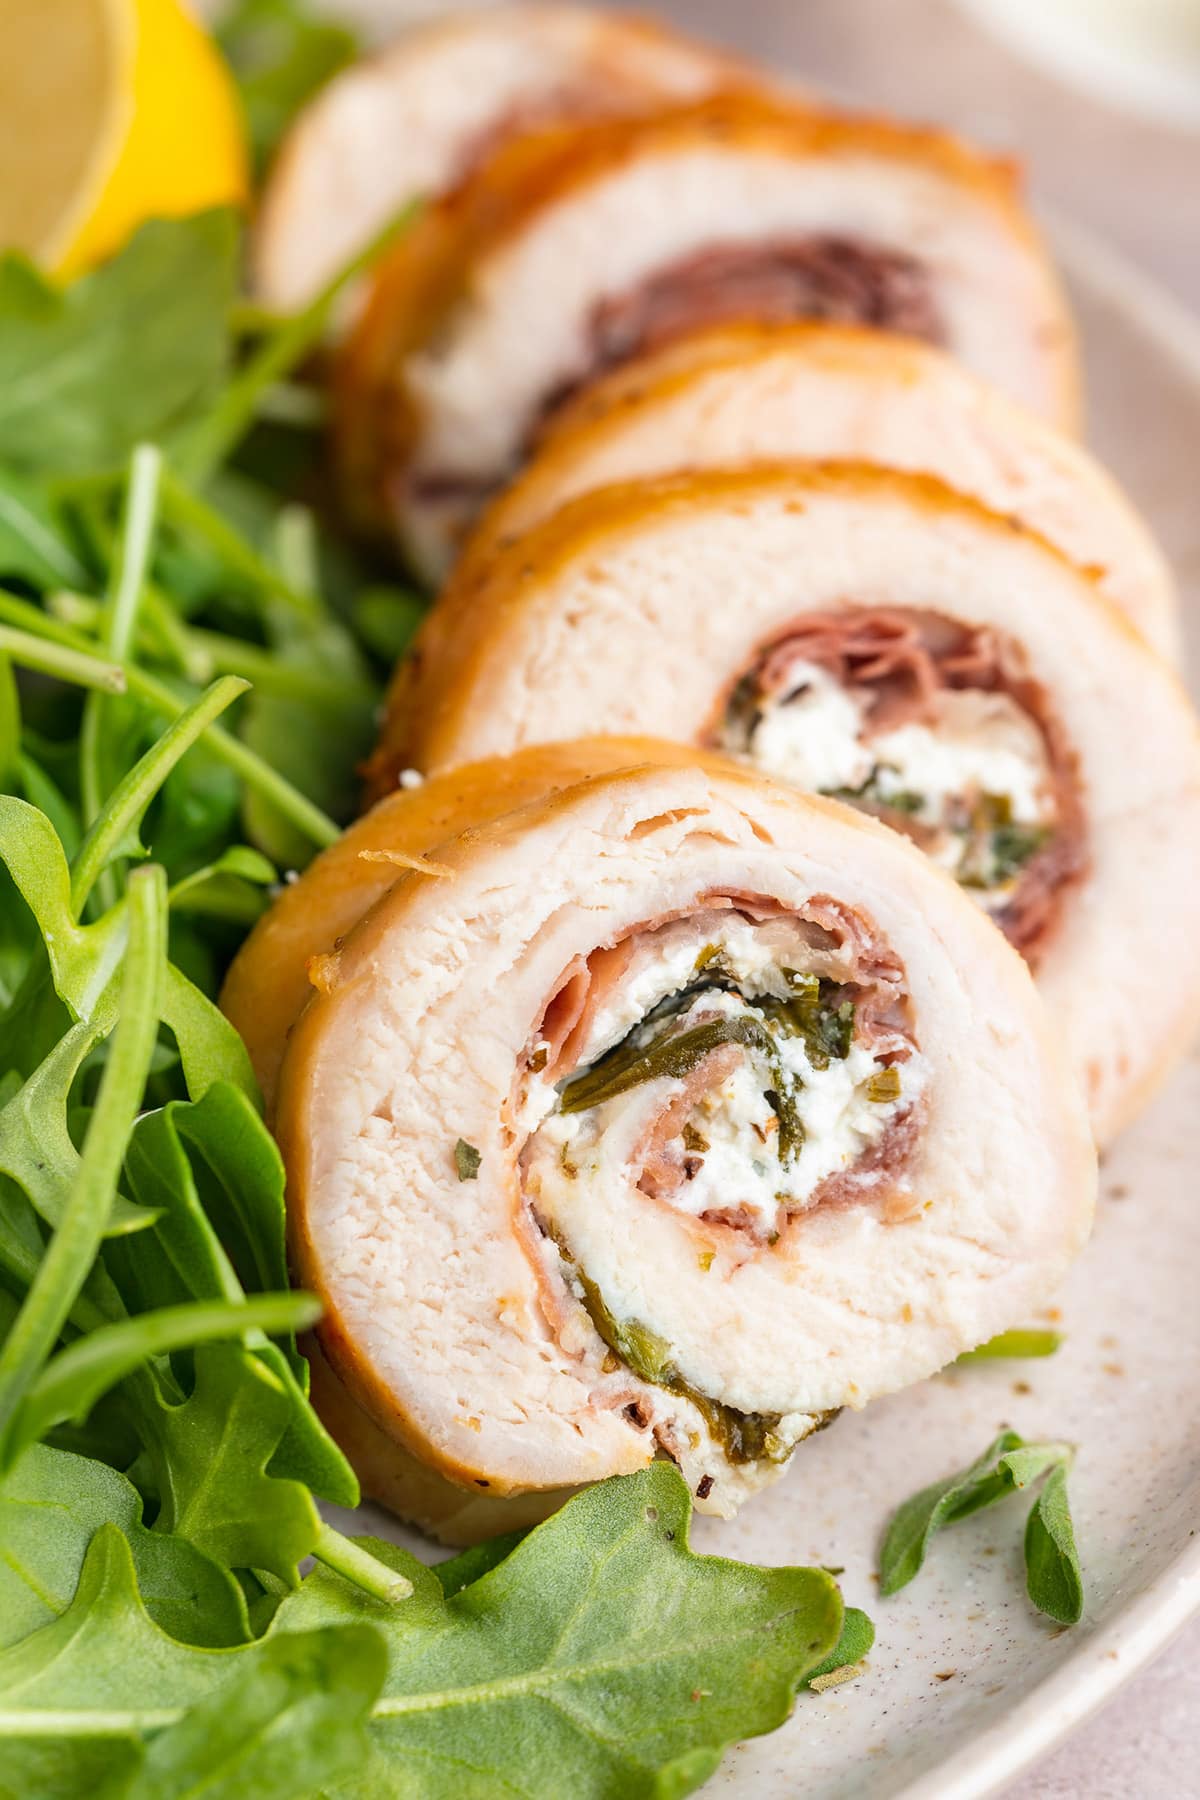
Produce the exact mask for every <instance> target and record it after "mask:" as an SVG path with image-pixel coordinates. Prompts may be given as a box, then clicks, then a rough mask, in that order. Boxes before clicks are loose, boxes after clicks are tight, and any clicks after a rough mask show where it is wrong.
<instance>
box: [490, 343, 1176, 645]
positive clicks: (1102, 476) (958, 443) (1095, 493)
mask: <svg viewBox="0 0 1200 1800" xmlns="http://www.w3.org/2000/svg"><path fill="white" fill-rule="evenodd" d="M793 458H796V459H804V460H810V459H811V460H826V459H837V460H839V461H840V460H842V459H845V458H854V459H856V460H859V459H861V460H864V461H869V462H877V463H878V464H879V465H880V466H881V467H884V468H895V469H901V470H925V471H927V472H929V473H931V474H934V475H935V476H937V477H938V478H939V479H941V480H944V481H947V482H949V483H950V484H951V485H952V486H954V487H956V488H958V489H960V490H962V491H963V492H965V493H968V494H969V495H971V496H972V497H974V498H976V499H978V500H980V501H981V502H982V503H983V504H984V505H986V506H990V507H991V508H993V509H994V510H995V511H997V512H999V513H1006V514H1007V513H1010V512H1011V513H1015V514H1016V516H1017V517H1018V518H1019V519H1021V520H1022V522H1024V523H1025V524H1027V525H1029V526H1030V527H1031V528H1032V529H1033V530H1034V531H1036V532H1039V533H1041V534H1043V535H1044V536H1046V537H1047V538H1049V539H1050V540H1051V541H1052V542H1053V543H1055V544H1056V545H1057V546H1058V547H1059V548H1060V549H1061V550H1063V551H1064V552H1065V553H1066V554H1067V555H1068V556H1069V557H1071V559H1072V560H1073V561H1075V562H1077V563H1079V564H1080V565H1081V566H1084V567H1088V568H1094V569H1095V570H1096V571H1097V572H1098V573H1099V575H1100V578H1101V580H1102V582H1103V585H1104V589H1105V592H1106V593H1107V595H1108V597H1109V598H1110V599H1111V600H1113V601H1114V602H1115V603H1116V604H1117V605H1118V606H1119V607H1120V608H1121V610H1122V611H1124V612H1126V613H1128V614H1129V616H1130V617H1131V618H1132V619H1133V621H1134V623H1135V624H1136V625H1137V626H1138V629H1139V630H1140V631H1142V633H1143V635H1144V636H1145V637H1146V638H1147V639H1148V640H1149V641H1150V642H1151V643H1152V644H1153V645H1154V646H1155V648H1156V649H1158V650H1159V651H1160V652H1162V653H1163V654H1164V655H1166V656H1167V657H1168V658H1169V660H1172V661H1175V660H1178V656H1179V631H1178V599H1177V596H1176V593H1175V590H1174V584H1173V582H1172V580H1171V576H1170V571H1169V569H1168V568H1167V565H1166V563H1165V561H1164V559H1163V557H1162V554H1161V552H1160V551H1159V549H1158V546H1157V545H1156V544H1155V542H1154V540H1153V538H1152V537H1151V535H1150V533H1149V532H1148V530H1147V528H1146V526H1145V525H1144V523H1143V521H1142V520H1141V519H1140V517H1139V516H1138V514H1137V512H1136V510H1135V509H1134V507H1133V506H1132V505H1131V503H1130V502H1129V500H1128V499H1127V497H1126V496H1125V495H1124V494H1123V493H1122V492H1121V491H1120V489H1119V488H1118V487H1117V486H1116V484H1115V483H1114V482H1113V480H1112V479H1111V477H1109V475H1108V474H1107V473H1106V472H1105V471H1104V470H1103V469H1102V468H1101V467H1100V466H1099V464H1097V463H1095V462H1094V461H1093V460H1092V459H1091V458H1090V457H1089V455H1088V453H1087V452H1086V451H1085V450H1084V449H1083V448H1082V447H1081V446H1080V445H1079V444H1077V443H1075V442H1074V441H1073V440H1071V439H1069V438H1066V437H1064V436H1063V435H1062V434H1061V433H1059V432H1057V431H1055V430H1054V429H1053V428H1052V427H1051V426H1048V425H1047V424H1046V423H1045V422H1044V421H1043V420H1042V419H1039V418H1037V417H1035V416H1034V415H1032V414H1030V413H1028V412H1026V411H1025V410H1024V409H1023V408H1021V407H1020V406H1018V405H1017V404H1016V403H1015V402H1013V401H1012V400H1010V399H1009V398H1008V397H1007V395H1005V394H1004V393H1002V392H1000V391H999V390H997V389H995V388H993V387H991V386H989V385H988V384H987V383H985V382H983V381H981V380H980V379H979V378H978V377H977V376H974V375H972V374H971V372H970V371H969V370H968V369H966V368H964V367H963V366H962V365H961V364H959V363H958V362H956V361H954V359H952V358H951V357H949V356H947V355H946V353H945V352H944V351H942V350H938V349H935V348H933V347H932V346H931V345H928V344H924V343H921V342H919V341H917V340H915V339H913V338H908V337H902V336H900V335H898V334H895V333H891V332H886V331H881V330H878V329H875V328H870V327H866V326H858V325H845V324H835V323H831V322H825V321H816V320H793V321H789V322H786V323H781V322H774V323H763V322H754V321H745V322H741V323H737V324H732V325H720V326H709V327H706V328H701V329H699V330H697V331H695V332H692V333H689V334H686V335H684V336H682V337H679V338H676V339H673V340H672V341H670V342H669V343H668V344H666V345H665V346H664V347H662V348H660V349H658V350H654V351H651V352H649V353H648V354H645V355H642V356H639V357H636V358H634V359H633V360H631V361H629V362H626V363H622V364H620V365H618V366H617V367H616V368H614V369H613V370H611V371H610V372H609V373H608V374H606V375H602V376H600V377H599V378H598V379H597V380H596V381H594V382H592V383H591V384H590V385H588V386H586V387H584V388H583V389H581V390H580V392H579V394H578V395H577V396H576V397H575V398H574V399H572V400H570V401H568V402H567V403H566V404H565V406H563V407H560V408H559V409H558V410H557V411H556V412H555V413H554V414H552V416H551V418H550V420H549V421H548V423H547V425H546V427H545V429H544V430H543V432H542V433H541V435H540V437H539V440H538V444H537V447H536V453H535V454H534V456H533V458H532V460H531V461H530V462H528V463H527V464H526V466H525V468H524V469H523V470H522V472H521V473H520V474H519V475H518V476H517V478H516V480H515V481H513V482H512V483H511V484H510V485H509V486H508V487H506V488H505V489H504V490H503V491H502V492H501V493H500V495H499V496H498V497H497V498H496V499H495V500H494V501H493V502H492V503H491V505H490V506H489V507H488V508H487V509H486V511H485V512H484V513H483V515H482V517H481V518H480V520H479V521H478V523H477V524H476V526H475V527H474V529H473V531H472V533H471V535H470V537H469V539H468V540H467V543H466V545H465V546H464V548H463V550H462V552H461V553H460V556H459V561H458V565H457V569H456V580H457V581H458V582H461V581H462V580H464V579H466V577H467V572H468V571H474V570H476V569H479V568H484V567H486V566H487V564H488V563H489V562H490V561H491V559H492V558H493V557H494V556H495V555H496V553H497V551H498V550H499V549H501V548H503V547H504V546H505V545H506V544H507V543H509V542H510V541H511V540H513V539H515V538H516V537H517V536H519V535H520V534H522V533H524V532H527V531H529V530H530V529H532V528H533V527H534V526H535V525H536V524H538V523H539V522H540V521H541V520H542V519H545V518H548V517H549V515H550V514H551V513H552V512H554V511H556V510H558V509H559V508H560V507H562V506H564V505H565V504H567V503H568V502H569V501H570V500H573V499H576V498H578V497H579V496H580V495H581V494H583V493H586V492H588V491H589V490H591V489H593V488H596V487H600V486H606V485H610V484H612V483H614V482H620V481H630V480H644V479H647V478H651V477H654V476H657V475H659V474H664V473H668V472H678V471H680V470H684V469H688V468H705V467H709V468H711V467H714V466H721V465H728V464H730V463H733V462H735V461H736V462H737V463H739V464H742V463H744V464H745V465H747V466H750V465H753V464H756V463H759V462H761V461H777V460H780V459H787V460H789V461H790V460H791V459H793ZM960 469H961V470H962V474H961V475H960V474H959V470H960Z"/></svg>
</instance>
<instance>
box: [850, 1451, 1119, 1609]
mask: <svg viewBox="0 0 1200 1800" xmlns="http://www.w3.org/2000/svg"><path fill="white" fill-rule="evenodd" d="M1074 1454H1075V1453H1074V1450H1073V1449H1072V1447H1071V1445H1069V1444H1059V1443H1045V1444H1030V1443H1026V1441H1025V1440H1024V1438H1022V1437H1019V1436H1018V1434H1017V1433H1016V1432H1015V1431H1002V1432H1001V1433H1000V1434H999V1436H998V1437H996V1438H995V1439H994V1440H993V1441H992V1443H990V1444H989V1445H988V1447H987V1449H986V1450H985V1451H984V1452H983V1454H982V1456H980V1457H978V1458H977V1459H976V1461H975V1462H973V1463H972V1464H971V1465H970V1467H969V1468H966V1469H964V1470H962V1472H961V1473H960V1474H957V1475H951V1476H950V1477H949V1478H948V1479H947V1480H945V1481H936V1482H934V1483H933V1484H932V1486H930V1487H927V1488H922V1490H921V1492H920V1493H918V1494H914V1495H913V1496H912V1498H911V1499H909V1500H906V1501H905V1502H904V1504H903V1506H901V1507H899V1508H898V1509H897V1511H896V1512H895V1513H894V1514H893V1516H892V1520H891V1523H890V1524H889V1525H888V1528H887V1531H886V1533H885V1535H884V1539H883V1544H882V1547H881V1549H880V1552H879V1588H880V1592H881V1593H882V1594H885V1595H889V1594H895V1593H898V1592H899V1591H900V1589H901V1588H902V1587H906V1586H907V1584H908V1583H909V1582H910V1581H911V1580H912V1579H913V1577H914V1576H915V1575H916V1574H917V1573H918V1571H919V1570H920V1568H921V1565H922V1564H923V1563H924V1561H925V1555H926V1552H927V1551H928V1549H929V1545H930V1541H931V1540H932V1538H933V1537H934V1536H935V1535H936V1533H937V1532H939V1531H941V1530H942V1529H943V1527H945V1526H947V1525H953V1524H956V1523H957V1522H958V1521H959V1520H960V1519H966V1518H969V1517H970V1516H971V1514H972V1513H977V1512H979V1511H981V1509H982V1508H983V1507H985V1506H994V1505H995V1504H996V1503H997V1502H998V1501H1000V1500H1005V1499H1007V1498H1008V1496H1009V1495H1010V1494H1014V1493H1018V1492H1022V1491H1024V1490H1025V1489H1027V1488H1030V1487H1032V1486H1034V1485H1035V1484H1036V1483H1037V1482H1039V1481H1042V1482H1043V1486H1042V1488H1041V1491H1040V1493H1039V1494H1038V1496H1037V1498H1036V1500H1035V1501H1034V1504H1033V1508H1032V1510H1031V1512H1030V1514H1029V1518H1028V1523H1027V1525H1026V1528H1025V1573H1026V1587H1027V1590H1028V1593H1029V1598H1030V1600H1031V1601H1032V1602H1033V1604H1034V1606H1036V1607H1037V1609H1038V1611H1039V1612H1044V1613H1048V1614H1049V1616H1050V1617H1051V1618H1052V1619H1057V1620H1058V1622H1059V1623H1060V1624H1062V1625H1074V1624H1075V1623H1076V1622H1077V1620H1078V1619H1079V1618H1080V1617H1081V1616H1082V1613H1083V1576H1082V1573H1081V1571H1080V1567H1079V1555H1078V1552H1077V1550H1076V1548H1075V1533H1074V1528H1073V1525H1072V1522H1071V1512H1070V1507H1069V1505H1068V1503H1067V1472H1068V1470H1069V1469H1070V1467H1071V1463H1072V1461H1073V1459H1074Z"/></svg>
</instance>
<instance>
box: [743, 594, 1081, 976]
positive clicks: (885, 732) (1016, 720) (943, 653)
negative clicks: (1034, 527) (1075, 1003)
mask: <svg viewBox="0 0 1200 1800" xmlns="http://www.w3.org/2000/svg"><path fill="white" fill-rule="evenodd" d="M716 736H717V740H718V742H719V743H720V745H721V747H722V748H724V749H727V750H730V751H732V752H734V753H735V754H739V755H742V756H745V757H747V758H749V760H751V761H752V762H754V763H755V764H756V765H757V766H758V767H760V768H762V769H764V770H765V771H767V772H768V773H770V774H773V775H778V776H781V777H782V778H784V779H785V780H788V781H793V782H795V783H797V784H798V785H800V786H802V787H805V788H809V789H812V790H815V791H816V792H818V793H822V794H829V795H832V796H834V797H836V798H838V799H842V800H846V801H848V802H849V803H850V804H851V805H854V806H857V807H859V808H861V809H862V810H864V811H867V812H872V813H875V814H877V815H878V816H879V817H881V818H884V819H886V820H887V822H888V823H889V824H891V825H893V826H895V827H897V828H898V829H900V830H902V831H904V832H905V833H906V834H907V835H908V836H910V837H912V838H914V839H915V841H916V842H917V843H918V844H920V845H921V847H922V849H924V850H925V852H926V853H927V854H928V855H929V856H931V857H932V858H933V859H934V861H936V862H938V863H940V864H941V865H942V867H943V868H945V869H946V870H948V871H949V873H950V874H952V875H953V876H954V877H955V878H956V879H957V880H958V881H959V882H960V883H961V884H962V885H963V887H965V888H966V889H967V890H968V892H969V893H970V894H971V895H972V897H973V898H974V899H976V900H977V901H978V902H979V904H980V905H981V906H983V907H984V908H985V909H986V910H987V911H988V912H989V913H991V914H992V915H993V916H994V917H995V918H996V921H997V923H998V924H999V925H1000V926H1001V927H1002V929H1004V930H1005V931H1006V933H1007V935H1008V936H1009V937H1010V938H1011V939H1012V941H1013V942H1014V943H1015V944H1016V945H1017V947H1018V949H1021V950H1022V951H1024V953H1025V954H1026V955H1027V956H1029V957H1030V958H1033V957H1035V956H1036V953H1037V951H1038V950H1039V949H1040V947H1041V944H1042V942H1043V940H1044V939H1045V938H1046V936H1047V935H1048V934H1049V932H1050V930H1051V929H1052V927H1053V926H1054V924H1055V923H1056V922H1057V918H1058V914H1059V909H1060V905H1061V900H1062V895H1063V892H1064V890H1065V889H1066V887H1067V886H1068V885H1069V884H1070V883H1071V882H1073V881H1075V880H1077V879H1078V878H1079V876H1080V875H1081V874H1082V873H1083V870H1084V868H1085V865H1086V856H1085V851H1084V831H1083V820H1082V808H1081V803H1080V797H1079V792H1078V784H1077V782H1076V779H1075V770H1074V758H1073V756H1072V755H1071V753H1070V751H1069V748H1068V747H1067V745H1066V743H1065V741H1064V738H1063V734H1062V732H1061V729H1060V728H1059V727H1058V725H1057V722H1056V720H1055V719H1054V717H1053V715H1052V713H1051V711H1050V708H1049V706H1048V703H1047V699H1046V696H1045V694H1044V693H1043V692H1042V690H1041V689H1040V688H1039V687H1038V685H1037V683H1035V682H1034V681H1032V680H1031V679H1030V678H1029V677H1028V675H1027V674H1026V672H1025V671H1024V668H1023V666H1022V659H1021V656H1020V654H1019V651H1018V649H1017V647H1016V646H1015V645H1012V644H1008V643H1005V642H1004V641H1003V640H1002V639H1001V638H1000V636H999V635H998V634H997V633H995V632H992V631H990V630H988V629H984V628H981V629H973V628H969V627H965V626H960V625H958V624H957V623H955V622H953V621H951V620H948V619H943V618H940V617H937V616H935V615H932V614H923V613H909V612H902V611H899V610H894V611H892V610H889V611H887V612H884V611H867V610H865V609H864V610H858V609H848V610H847V611H846V612H844V613H840V614H828V615H826V614H821V615H813V616H812V617H810V618H808V619H805V620H804V621H803V622H802V623H801V624H800V625H799V626H798V627H797V628H796V629H795V630H794V631H792V632H789V633H788V634H787V636H786V637H785V638H783V639H781V640H780V641H779V642H777V643H776V644H774V645H772V646H771V647H770V648H769V649H768V650H767V651H765V652H764V653H763V654H762V655H761V656H760V657H759V659H758V660H757V662H756V663H755V665H754V667H753V668H752V669H751V670H750V671H749V672H748V673H747V674H746V675H745V676H743V677H742V678H741V680H739V682H738V683H737V685H736V687H735V688H734V691H733V694H732V697H731V699H730V702H729V705H728V708H727V710H726V712H725V714H724V717H723V719H722V720H721V723H720V725H719V728H718V731H717V733H716Z"/></svg>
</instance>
